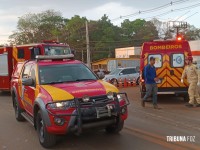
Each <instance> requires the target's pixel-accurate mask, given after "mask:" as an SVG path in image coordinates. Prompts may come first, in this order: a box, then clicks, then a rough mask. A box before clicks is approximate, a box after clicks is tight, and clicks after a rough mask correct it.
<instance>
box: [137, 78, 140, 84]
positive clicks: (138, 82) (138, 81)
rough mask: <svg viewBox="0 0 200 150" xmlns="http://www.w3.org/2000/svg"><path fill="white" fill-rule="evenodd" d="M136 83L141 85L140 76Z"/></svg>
mask: <svg viewBox="0 0 200 150" xmlns="http://www.w3.org/2000/svg"><path fill="white" fill-rule="evenodd" d="M136 84H137V85H140V77H138V78H137V81H136Z"/></svg>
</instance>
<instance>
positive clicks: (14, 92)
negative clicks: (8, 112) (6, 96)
mask: <svg viewBox="0 0 200 150" xmlns="http://www.w3.org/2000/svg"><path fill="white" fill-rule="evenodd" d="M14 95H15V96H16V97H17V101H18V103H20V105H22V103H21V102H20V101H19V99H18V95H17V89H16V87H15V86H14V87H12V88H11V96H12V104H13V107H14V99H13V98H14V97H13V96H14Z"/></svg>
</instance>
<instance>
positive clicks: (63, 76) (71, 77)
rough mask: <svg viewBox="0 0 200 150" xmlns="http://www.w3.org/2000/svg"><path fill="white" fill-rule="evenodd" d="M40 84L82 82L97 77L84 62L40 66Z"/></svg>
mask: <svg viewBox="0 0 200 150" xmlns="http://www.w3.org/2000/svg"><path fill="white" fill-rule="evenodd" d="M39 80H40V84H56V83H65V82H81V81H87V80H88V81H89V80H97V77H96V76H95V75H94V74H93V73H92V72H91V71H90V70H89V69H88V68H87V67H86V66H85V65H83V64H65V65H47V66H39Z"/></svg>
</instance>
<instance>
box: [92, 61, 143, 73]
mask: <svg viewBox="0 0 200 150" xmlns="http://www.w3.org/2000/svg"><path fill="white" fill-rule="evenodd" d="M139 65H140V59H139V58H105V59H100V60H98V61H95V62H92V70H93V71H94V72H97V71H98V70H99V69H103V70H104V71H105V72H107V73H108V72H111V71H113V70H115V69H116V68H126V67H139Z"/></svg>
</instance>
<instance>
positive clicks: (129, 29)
mask: <svg viewBox="0 0 200 150" xmlns="http://www.w3.org/2000/svg"><path fill="white" fill-rule="evenodd" d="M121 28H122V35H123V36H125V37H126V39H127V40H131V44H132V45H134V46H141V45H142V43H143V42H145V41H149V40H153V39H156V38H158V31H157V29H156V27H155V26H154V24H153V23H152V22H150V21H145V20H144V19H136V20H134V21H130V20H128V19H126V20H124V22H122V24H121Z"/></svg>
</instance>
